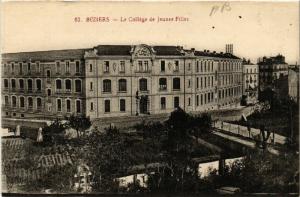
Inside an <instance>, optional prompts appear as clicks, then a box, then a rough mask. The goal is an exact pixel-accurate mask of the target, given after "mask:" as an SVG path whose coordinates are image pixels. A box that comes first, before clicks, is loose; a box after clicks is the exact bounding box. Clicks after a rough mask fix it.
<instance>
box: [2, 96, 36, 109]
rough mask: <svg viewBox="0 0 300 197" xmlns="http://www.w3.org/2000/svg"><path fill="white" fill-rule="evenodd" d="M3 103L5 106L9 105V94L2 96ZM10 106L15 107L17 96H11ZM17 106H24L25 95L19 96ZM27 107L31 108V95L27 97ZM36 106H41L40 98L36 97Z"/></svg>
mask: <svg viewBox="0 0 300 197" xmlns="http://www.w3.org/2000/svg"><path fill="white" fill-rule="evenodd" d="M4 105H5V106H9V105H10V101H9V96H5V97H4ZM11 106H12V107H14V108H16V107H17V97H16V96H11ZM19 107H20V108H25V97H23V96H20V97H19ZM27 107H28V108H29V109H30V108H33V98H32V97H28V98H27ZM36 107H37V109H41V108H42V99H41V98H36Z"/></svg>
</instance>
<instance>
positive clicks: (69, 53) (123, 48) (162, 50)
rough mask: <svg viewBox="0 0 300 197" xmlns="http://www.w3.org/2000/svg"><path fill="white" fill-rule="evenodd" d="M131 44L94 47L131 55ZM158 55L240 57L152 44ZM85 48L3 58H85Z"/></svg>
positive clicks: (102, 53) (103, 52) (102, 51)
mask: <svg viewBox="0 0 300 197" xmlns="http://www.w3.org/2000/svg"><path fill="white" fill-rule="evenodd" d="M132 47H133V46H131V45H98V46H96V47H94V49H96V50H97V54H98V55H99V56H106V55H107V56H117V55H120V56H130V55H131V50H132ZM152 48H153V50H154V51H155V54H156V55H157V56H183V53H182V52H191V51H193V52H194V54H195V56H208V57H219V58H231V59H240V58H238V57H237V56H235V55H233V54H230V53H223V52H221V53H216V52H215V51H213V52H210V51H209V50H204V51H196V50H195V49H191V50H187V49H183V47H180V46H152ZM91 49H92V48H85V49H65V50H49V51H34V52H19V53H4V54H2V59H3V60H4V61H29V60H30V61H54V60H66V59H67V60H75V59H76V60H78V59H84V54H85V51H87V50H91Z"/></svg>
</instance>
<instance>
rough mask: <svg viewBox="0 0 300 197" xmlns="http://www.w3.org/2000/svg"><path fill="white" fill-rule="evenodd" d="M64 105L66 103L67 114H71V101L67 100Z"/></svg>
mask: <svg viewBox="0 0 300 197" xmlns="http://www.w3.org/2000/svg"><path fill="white" fill-rule="evenodd" d="M66 103H67V112H71V100H69V99H67V100H66Z"/></svg>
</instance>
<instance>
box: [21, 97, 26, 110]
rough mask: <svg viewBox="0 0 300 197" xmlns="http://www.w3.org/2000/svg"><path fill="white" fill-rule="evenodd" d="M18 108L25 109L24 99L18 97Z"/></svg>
mask: <svg viewBox="0 0 300 197" xmlns="http://www.w3.org/2000/svg"><path fill="white" fill-rule="evenodd" d="M20 107H22V108H24V107H25V101H24V97H20Z"/></svg>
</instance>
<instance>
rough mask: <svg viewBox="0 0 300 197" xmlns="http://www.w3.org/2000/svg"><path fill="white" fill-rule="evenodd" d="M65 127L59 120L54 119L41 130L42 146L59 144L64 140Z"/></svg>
mask: <svg viewBox="0 0 300 197" xmlns="http://www.w3.org/2000/svg"><path fill="white" fill-rule="evenodd" d="M65 129H66V127H65V125H64V124H62V123H61V121H60V120H58V119H56V120H54V122H52V123H51V124H50V125H49V126H46V127H44V128H43V134H44V136H43V141H44V144H52V143H55V144H56V143H61V142H62V141H63V139H64V131H65Z"/></svg>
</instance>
